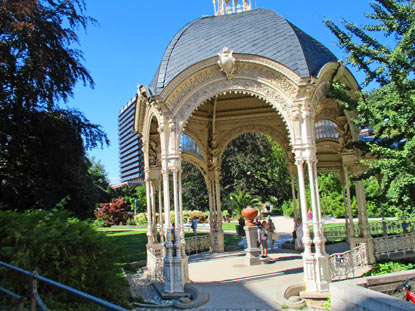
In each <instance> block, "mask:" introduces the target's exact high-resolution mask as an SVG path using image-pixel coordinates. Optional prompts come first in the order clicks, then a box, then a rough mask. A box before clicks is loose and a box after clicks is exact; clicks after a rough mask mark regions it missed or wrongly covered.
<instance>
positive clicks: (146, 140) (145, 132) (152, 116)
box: [141, 106, 161, 168]
mask: <svg viewBox="0 0 415 311" xmlns="http://www.w3.org/2000/svg"><path fill="white" fill-rule="evenodd" d="M160 120H161V116H160V114H159V111H158V110H157V109H155V108H154V107H149V106H147V109H146V113H145V118H144V124H143V128H142V133H141V137H142V141H143V153H144V167H145V168H149V167H150V165H151V163H150V157H151V156H152V155H150V153H153V155H154V152H156V153H157V152H158V151H157V149H158V147H159V146H158V145H157V144H156V145H155V146H154V145H153V144H152V143H151V137H150V134H151V126H152V124H153V122H154V121H156V122H157V124H158V126H160ZM158 144H161V142H160V141H159V142H158ZM150 151H151V152H150Z"/></svg>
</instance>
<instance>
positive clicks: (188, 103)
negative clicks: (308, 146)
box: [174, 78, 294, 142]
mask: <svg viewBox="0 0 415 311" xmlns="http://www.w3.org/2000/svg"><path fill="white" fill-rule="evenodd" d="M227 93H235V94H249V95H251V96H254V97H257V98H259V99H261V100H263V101H264V102H266V103H268V104H270V105H271V107H273V108H274V110H275V111H276V112H277V113H278V115H279V116H280V117H281V119H282V120H283V123H284V125H285V127H286V130H287V134H288V137H289V141H290V142H292V141H293V137H294V131H293V127H292V125H291V122H290V111H289V110H290V109H289V101H288V100H287V99H285V98H284V97H283V96H282V95H281V94H280V93H279V92H278V91H277V90H276V89H274V88H273V87H271V86H269V85H266V84H265V83H260V82H258V81H254V80H250V79H237V78H235V79H232V80H224V79H223V78H222V79H218V80H216V81H211V83H206V84H204V85H200V87H199V88H198V89H197V90H196V91H194V92H191V93H190V94H189V95H187V96H186V97H185V98H184V99H183V101H182V103H181V105H180V107H179V108H178V109H177V110H176V111H175V114H174V116H175V117H176V120H177V123H178V124H179V126H180V129H179V130H180V132H182V131H183V130H184V128H185V126H186V124H187V122H188V121H189V119H190V117H191V116H192V114H193V112H194V111H196V110H197V108H198V107H199V106H200V105H202V104H203V103H204V102H206V101H208V100H210V99H212V98H214V97H215V96H219V95H222V94H227Z"/></svg>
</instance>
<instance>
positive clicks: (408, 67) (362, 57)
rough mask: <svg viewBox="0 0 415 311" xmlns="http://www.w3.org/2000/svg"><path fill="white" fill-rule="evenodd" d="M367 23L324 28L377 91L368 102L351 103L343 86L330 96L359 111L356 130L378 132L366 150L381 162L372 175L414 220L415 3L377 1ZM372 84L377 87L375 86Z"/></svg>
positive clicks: (388, 199)
mask: <svg viewBox="0 0 415 311" xmlns="http://www.w3.org/2000/svg"><path fill="white" fill-rule="evenodd" d="M370 5H371V8H372V10H373V11H372V12H371V13H368V14H366V15H365V16H366V17H367V19H368V24H366V25H363V26H357V25H354V24H353V23H350V22H348V21H347V20H343V21H342V26H338V25H336V24H335V23H334V22H333V21H331V20H326V21H325V24H326V25H327V27H328V28H329V29H330V30H331V32H332V33H333V34H334V35H335V36H336V37H337V39H338V44H339V46H340V47H341V48H342V49H343V50H344V51H345V52H346V53H347V54H348V63H349V64H350V65H352V66H354V67H356V68H357V69H358V70H360V71H363V72H364V73H365V75H366V80H365V82H364V84H363V85H364V86H365V87H366V86H368V85H369V84H370V83H372V82H374V84H375V85H376V86H377V87H378V89H376V90H375V91H373V93H372V94H371V96H370V98H369V100H366V101H365V100H364V98H363V97H361V98H360V99H358V100H353V99H352V98H351V97H350V96H349V95H350V94H348V92H347V90H345V89H344V87H343V86H341V85H339V84H338V83H337V84H334V85H333V89H332V93H331V96H334V97H336V98H340V99H342V100H343V101H344V102H345V103H346V105H345V108H347V109H356V110H357V112H358V114H359V120H355V122H356V123H357V124H358V125H361V126H369V127H372V128H373V129H374V135H375V136H374V140H373V141H371V142H369V143H367V144H366V146H364V147H362V150H365V151H370V152H371V153H372V154H373V155H374V156H376V157H377V161H372V162H370V163H368V166H369V167H370V171H369V173H368V175H375V174H382V176H383V179H382V187H383V189H384V191H383V193H384V195H383V199H384V200H385V201H386V204H387V205H389V206H390V207H391V206H395V207H398V209H399V212H400V213H401V214H403V215H412V216H414V215H415V210H414V209H413V206H414V203H415V166H414V165H413V163H414V162H415V127H414V125H415V14H414V12H415V1H414V0H375V1H373V2H372V3H371V4H370ZM372 85H373V84H372Z"/></svg>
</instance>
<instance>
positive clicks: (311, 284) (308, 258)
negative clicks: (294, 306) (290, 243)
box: [295, 156, 317, 291]
mask: <svg viewBox="0 0 415 311" xmlns="http://www.w3.org/2000/svg"><path fill="white" fill-rule="evenodd" d="M295 163H296V165H297V171H298V184H299V188H298V191H299V196H300V207H301V216H302V217H301V218H302V224H303V244H304V253H303V266H304V282H305V285H306V290H307V291H316V290H317V287H316V283H315V279H316V275H315V268H314V266H315V262H314V256H313V253H312V252H311V244H312V241H311V238H310V230H309V228H308V223H307V199H306V190H305V183H304V160H303V159H301V158H299V157H298V156H296V161H295Z"/></svg>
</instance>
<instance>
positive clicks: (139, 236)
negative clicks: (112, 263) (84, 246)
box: [106, 231, 241, 265]
mask: <svg viewBox="0 0 415 311" xmlns="http://www.w3.org/2000/svg"><path fill="white" fill-rule="evenodd" d="M185 234H186V237H190V236H193V233H192V232H186V233H185ZM203 234H204V233H199V234H198V235H203ZM106 235H107V236H108V237H110V238H111V239H113V240H114V241H115V243H116V244H117V245H118V247H119V251H120V253H121V255H122V262H120V264H123V265H124V264H127V263H131V262H135V261H139V260H144V259H146V252H147V250H146V244H147V236H146V232H145V231H118V232H117V231H112V232H111V231H107V232H106ZM240 240H241V238H240V237H239V236H237V235H232V234H225V245H231V244H236V243H237V242H239V241H240Z"/></svg>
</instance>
